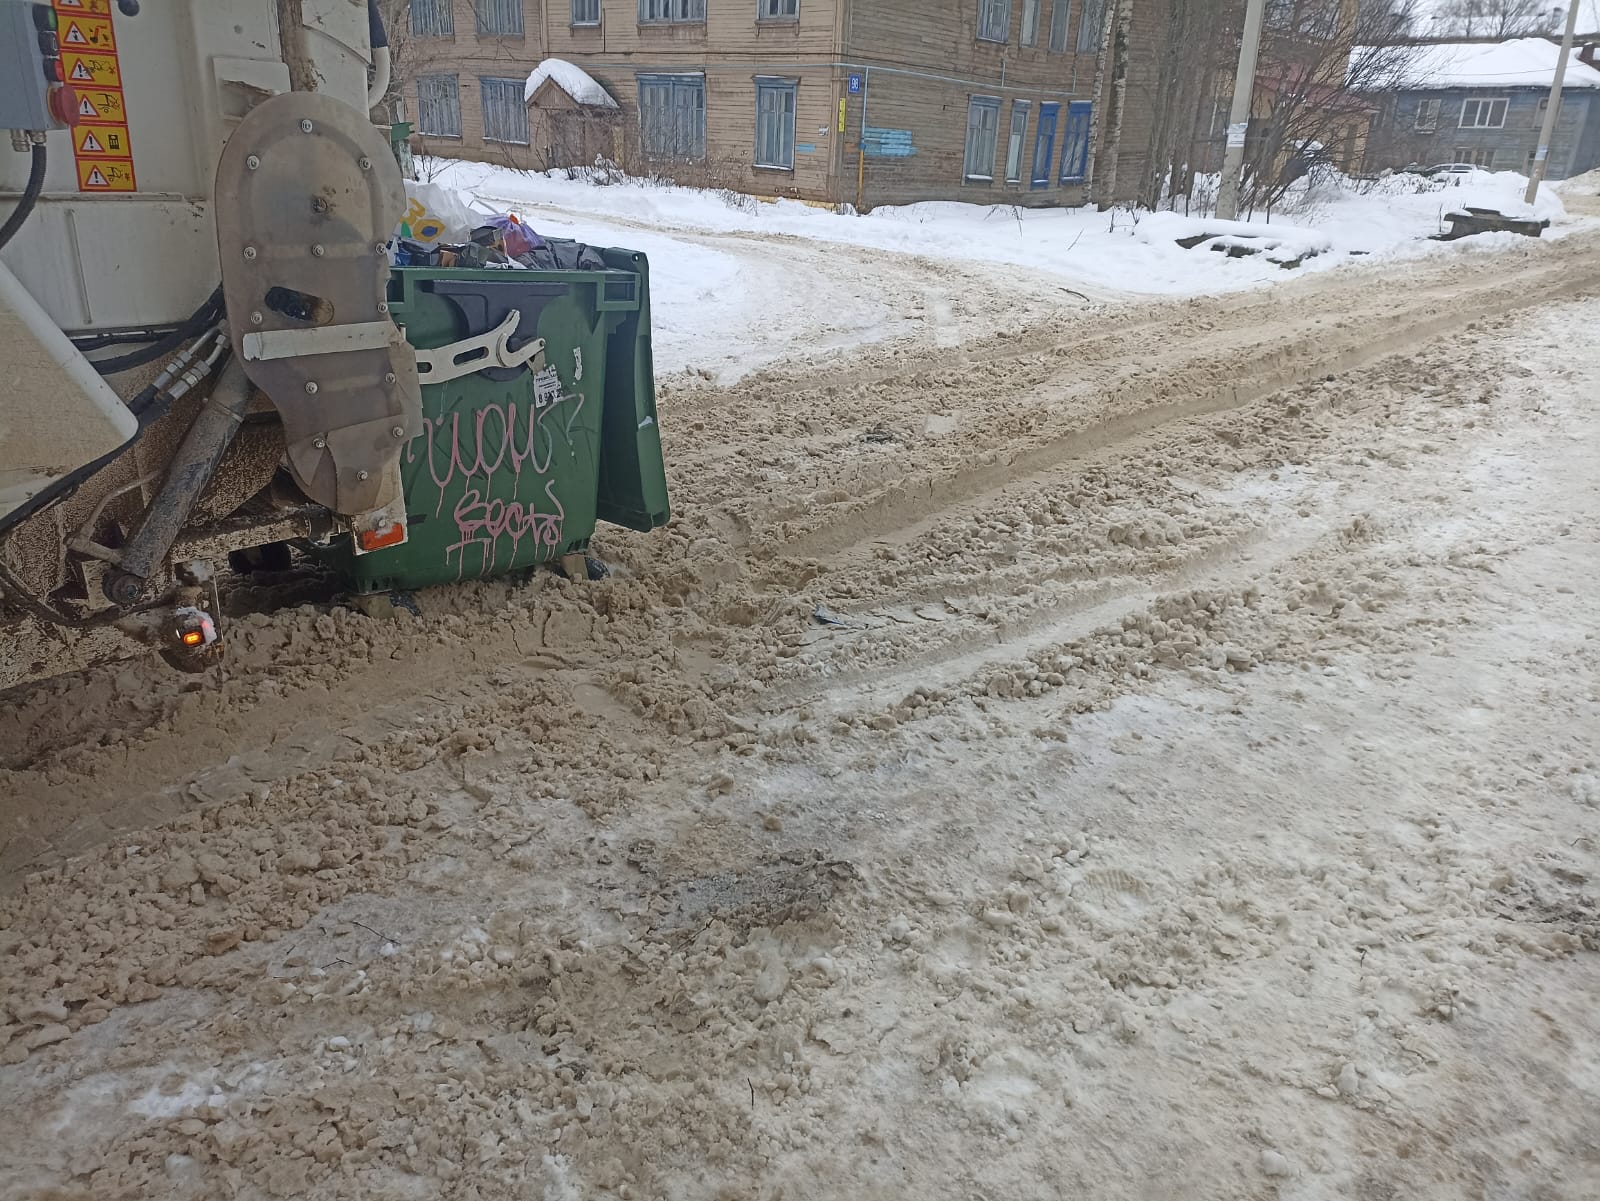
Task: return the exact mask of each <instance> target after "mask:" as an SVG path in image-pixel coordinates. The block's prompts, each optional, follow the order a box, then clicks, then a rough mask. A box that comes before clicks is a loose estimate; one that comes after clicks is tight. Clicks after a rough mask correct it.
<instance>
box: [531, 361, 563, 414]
mask: <svg viewBox="0 0 1600 1201" xmlns="http://www.w3.org/2000/svg"><path fill="white" fill-rule="evenodd" d="M560 399H561V376H560V375H559V374H558V373H557V372H556V369H555V368H554V367H546V368H545V369H544V370H543V371H538V372H535V373H534V377H533V403H534V405H535V407H537V408H541V409H545V408H549V407H550V406H551V405H553V404H555V403H556V402H557V401H558V400H560Z"/></svg>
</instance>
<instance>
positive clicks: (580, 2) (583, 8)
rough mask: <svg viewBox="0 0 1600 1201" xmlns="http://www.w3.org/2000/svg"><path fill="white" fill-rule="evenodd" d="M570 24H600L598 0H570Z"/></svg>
mask: <svg viewBox="0 0 1600 1201" xmlns="http://www.w3.org/2000/svg"><path fill="white" fill-rule="evenodd" d="M572 24H574V25H598V24H600V0H572Z"/></svg>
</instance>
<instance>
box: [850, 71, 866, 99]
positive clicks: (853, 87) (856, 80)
mask: <svg viewBox="0 0 1600 1201" xmlns="http://www.w3.org/2000/svg"><path fill="white" fill-rule="evenodd" d="M865 87H866V81H865V80H863V79H862V78H861V76H859V75H852V76H851V77H850V94H851V95H852V96H859V95H861V93H862V91H863V90H864V88H865Z"/></svg>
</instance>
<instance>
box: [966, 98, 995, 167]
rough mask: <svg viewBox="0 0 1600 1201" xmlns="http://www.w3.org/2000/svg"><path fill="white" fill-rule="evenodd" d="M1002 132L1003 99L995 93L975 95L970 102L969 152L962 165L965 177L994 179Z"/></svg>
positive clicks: (968, 119)
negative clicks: (995, 157) (996, 151)
mask: <svg viewBox="0 0 1600 1201" xmlns="http://www.w3.org/2000/svg"><path fill="white" fill-rule="evenodd" d="M999 132H1000V101H999V100H998V99H996V98H995V97H993V96H974V97H973V98H972V99H971V101H970V102H968V104H967V155H966V162H965V164H964V165H963V166H962V168H961V173H962V175H963V176H964V177H965V178H967V179H973V180H978V181H980V182H986V181H990V180H993V179H994V150H995V141H996V138H997V137H998V136H999Z"/></svg>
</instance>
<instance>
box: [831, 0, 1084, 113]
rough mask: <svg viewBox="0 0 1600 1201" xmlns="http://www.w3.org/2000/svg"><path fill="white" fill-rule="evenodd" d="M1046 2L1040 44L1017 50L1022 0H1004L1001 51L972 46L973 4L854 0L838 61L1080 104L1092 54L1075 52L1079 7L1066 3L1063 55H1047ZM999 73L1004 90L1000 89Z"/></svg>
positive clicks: (989, 45) (991, 45)
mask: <svg viewBox="0 0 1600 1201" xmlns="http://www.w3.org/2000/svg"><path fill="white" fill-rule="evenodd" d="M1050 4H1051V0H1042V4H1041V9H1042V11H1041V15H1040V20H1039V44H1038V45H1037V46H1022V45H1020V44H1019V42H1018V39H1019V37H1020V36H1021V30H1022V0H1011V27H1010V35H1009V41H1007V42H1006V43H1005V44H1004V45H1002V44H1000V43H999V42H980V41H979V40H978V0H919V2H917V3H910V2H905V0H902V2H901V3H881V2H880V3H873V2H872V0H855V3H853V4H852V5H851V6H850V9H849V15H848V18H847V23H846V26H845V35H844V36H845V45H844V53H845V58H846V59H847V60H848V61H849V62H851V63H863V64H867V65H870V66H873V67H884V68H897V67H898V68H904V69H910V70H918V71H925V72H932V73H936V74H939V75H945V76H950V77H954V78H957V79H961V80H968V81H971V82H972V84H973V86H974V88H975V89H981V91H982V93H983V94H988V95H1002V94H1003V95H1006V96H1008V97H1009V96H1011V95H1016V96H1019V97H1021V98H1023V99H1026V98H1028V96H1030V95H1032V96H1039V95H1045V98H1047V99H1061V100H1064V99H1066V98H1068V97H1069V96H1070V97H1071V98H1072V99H1074V100H1087V99H1089V90H1090V88H1092V87H1093V85H1094V65H1095V56H1094V55H1092V54H1084V55H1080V54H1077V53H1075V52H1074V51H1075V50H1076V48H1077V44H1078V25H1079V22H1080V21H1081V20H1082V17H1083V2H1082V0H1073V4H1072V9H1073V11H1072V19H1071V25H1070V27H1069V29H1068V37H1067V52H1066V53H1065V54H1055V53H1052V52H1051V51H1050V48H1049V43H1050ZM1002 75H1003V76H1004V79H1005V88H1006V90H1005V91H1004V92H1002V91H1001V90H1000V88H1001V78H1002ZM1046 94H1047V95H1046ZM873 123H874V124H876V123H877V122H875V121H874V122H873Z"/></svg>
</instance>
